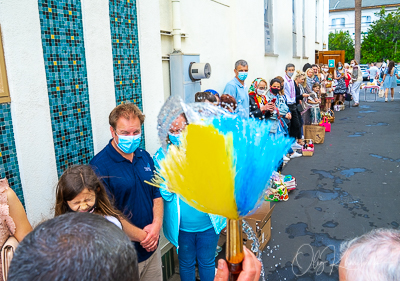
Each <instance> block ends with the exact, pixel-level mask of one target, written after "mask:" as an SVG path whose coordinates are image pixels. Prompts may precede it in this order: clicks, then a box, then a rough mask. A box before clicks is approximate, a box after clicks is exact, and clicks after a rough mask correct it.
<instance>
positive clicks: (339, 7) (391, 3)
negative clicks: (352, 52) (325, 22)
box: [329, 0, 400, 39]
mask: <svg viewBox="0 0 400 281" xmlns="http://www.w3.org/2000/svg"><path fill="white" fill-rule="evenodd" d="M382 7H385V9H386V11H387V12H391V11H394V10H397V8H399V7H400V1H399V0H363V1H362V10H361V34H363V33H364V34H367V33H368V28H369V26H370V24H371V23H372V22H374V21H375V20H377V19H379V17H377V16H376V15H375V14H376V13H378V12H379V11H380V10H381V8H382ZM354 22H355V15H354V1H343V0H329V32H335V31H336V30H337V31H339V30H343V31H348V32H349V34H350V35H351V37H352V38H353V39H354V38H355V31H354V30H355V23H354ZM361 39H362V36H361Z"/></svg>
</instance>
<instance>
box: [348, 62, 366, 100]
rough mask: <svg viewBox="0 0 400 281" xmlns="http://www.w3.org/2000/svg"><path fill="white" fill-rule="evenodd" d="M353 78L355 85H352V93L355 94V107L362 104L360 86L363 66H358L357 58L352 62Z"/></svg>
mask: <svg viewBox="0 0 400 281" xmlns="http://www.w3.org/2000/svg"><path fill="white" fill-rule="evenodd" d="M349 72H350V74H351V79H352V82H353V85H352V86H351V95H352V96H353V101H354V104H353V106H354V107H357V106H359V105H360V86H361V83H362V81H363V76H362V71H361V68H360V67H359V66H358V63H357V61H356V60H352V61H351V62H350V70H349Z"/></svg>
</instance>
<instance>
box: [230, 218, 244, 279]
mask: <svg viewBox="0 0 400 281" xmlns="http://www.w3.org/2000/svg"><path fill="white" fill-rule="evenodd" d="M226 231H227V239H226V260H227V262H228V268H229V272H230V276H229V280H230V281H235V280H237V278H238V277H239V274H240V272H241V271H242V261H243V258H244V253H243V238H242V220H230V219H227V222H226Z"/></svg>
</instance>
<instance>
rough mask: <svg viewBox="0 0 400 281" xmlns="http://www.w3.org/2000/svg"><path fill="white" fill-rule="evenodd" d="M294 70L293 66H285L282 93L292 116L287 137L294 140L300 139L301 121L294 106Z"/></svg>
mask: <svg viewBox="0 0 400 281" xmlns="http://www.w3.org/2000/svg"><path fill="white" fill-rule="evenodd" d="M294 70H295V67H294V64H291V63H289V64H287V65H286V68H285V72H286V74H285V76H284V80H285V84H284V92H285V96H286V103H287V106H288V107H289V111H290V113H291V115H292V118H291V120H290V126H289V136H291V137H293V138H296V139H301V121H300V116H299V114H298V111H297V106H296V87H295V85H294V81H293V80H292V76H293V74H294Z"/></svg>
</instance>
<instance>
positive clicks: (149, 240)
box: [90, 103, 164, 281]
mask: <svg viewBox="0 0 400 281" xmlns="http://www.w3.org/2000/svg"><path fill="white" fill-rule="evenodd" d="M144 118H145V116H144V115H143V114H142V112H141V111H140V109H139V108H138V107H137V106H136V105H134V104H132V103H128V104H121V105H119V106H117V107H116V108H114V109H113V111H112V112H111V113H110V116H109V123H110V131H111V136H112V139H111V140H110V142H109V143H108V145H107V146H106V147H105V148H104V149H103V150H102V151H100V152H99V153H98V154H97V155H96V156H95V157H94V158H93V159H92V160H91V161H90V165H92V167H93V169H94V170H95V171H96V173H97V174H98V175H99V176H100V177H101V179H102V180H103V182H104V184H105V186H106V188H107V191H108V192H109V195H110V197H111V198H112V199H114V204H115V207H116V208H117V209H119V210H120V211H121V212H122V213H123V214H124V215H125V216H126V218H127V219H128V220H129V221H130V223H129V222H126V221H125V222H124V221H122V222H123V224H122V226H123V230H124V231H125V233H126V234H127V235H128V237H129V238H130V239H131V240H132V241H134V243H135V247H136V251H137V254H138V261H139V274H140V281H147V280H149V281H150V280H151V281H154V280H160V281H161V280H162V265H161V253H160V249H158V240H159V237H160V230H161V226H162V221H163V211H164V210H163V201H162V198H161V194H160V191H159V190H158V188H156V187H154V186H151V185H149V184H147V183H145V181H151V179H152V178H153V174H154V163H153V160H152V158H151V157H150V155H149V153H148V152H147V151H145V150H143V149H140V148H138V147H139V144H140V140H141V126H142V124H143V122H144Z"/></svg>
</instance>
